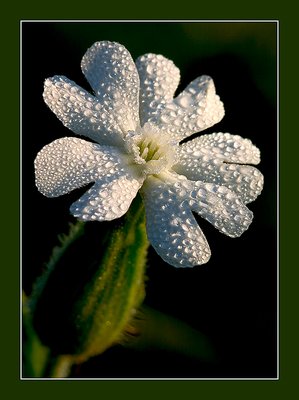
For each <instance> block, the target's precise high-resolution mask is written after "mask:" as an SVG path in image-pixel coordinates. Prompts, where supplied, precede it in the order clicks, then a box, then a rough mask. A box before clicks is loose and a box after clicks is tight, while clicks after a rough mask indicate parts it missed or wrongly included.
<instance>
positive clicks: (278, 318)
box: [19, 19, 280, 381]
mask: <svg viewBox="0 0 299 400" xmlns="http://www.w3.org/2000/svg"><path fill="white" fill-rule="evenodd" d="M19 22H20V24H19V29H20V35H19V40H20V49H19V50H20V51H19V57H20V64H19V67H20V75H19V79H20V80H19V81H20V91H19V93H20V102H19V107H20V111H19V112H20V128H19V129H20V171H19V172H20V347H19V348H20V380H26V381H53V380H59V381H60V380H66V381H278V380H279V379H280V365H279V362H280V356H279V351H280V342H279V341H280V336H279V322H280V314H279V312H280V308H279V304H280V295H279V290H280V286H279V273H280V269H279V255H280V253H279V131H280V129H279V123H280V120H279V106H280V103H279V94H280V90H279V84H280V80H279V72H280V64H279V56H280V53H279V51H280V46H279V45H280V42H279V33H280V31H279V20H268V19H257V20H235V19H232V20H231V19H227V20H222V19H219V20H207V19H203V20H188V19H184V20H183V19H178V20H170V19H169V20H167V19H166V20H160V19H158V20H157V19H153V20H143V19H140V20H138V19H132V20H129V19H128V20H123V19H119V20H112V19H111V20H93V19H91V20H43V19H41V20H30V19H29V20H20V21H19ZM27 22H29V23H32V22H59V23H66V22H67V23H73V22H77V23H119V22H122V23H127V22H128V23H129V22H131V23H132V22H143V23H155V22H156V23H161V22H164V23H165V22H168V23H205V22H206V23H265V22H266V23H275V24H276V52H277V54H276V62H277V72H276V83H277V92H276V105H277V110H276V112H277V129H276V138H277V169H276V175H277V193H276V197H277V209H276V216H277V236H276V239H277V311H276V312H277V325H276V329H277V357H276V361H277V371H276V377H274V378H27V377H25V378H24V377H23V376H22V375H23V368H22V364H23V361H22V353H23V352H22V349H23V347H22V278H23V277H22V135H23V131H22V24H23V23H27Z"/></svg>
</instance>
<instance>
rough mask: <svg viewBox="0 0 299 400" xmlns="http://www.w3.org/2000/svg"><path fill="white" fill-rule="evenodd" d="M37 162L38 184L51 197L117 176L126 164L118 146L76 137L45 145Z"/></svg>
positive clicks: (36, 181)
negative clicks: (100, 143) (104, 177)
mask: <svg viewBox="0 0 299 400" xmlns="http://www.w3.org/2000/svg"><path fill="white" fill-rule="evenodd" d="M34 166H35V183H36V186H37V188H38V190H39V191H40V192H41V193H42V194H44V195H45V196H48V197H57V196H61V195H63V194H65V193H69V192H70V191H72V190H74V189H77V188H80V187H82V186H84V185H86V184H88V183H90V182H94V181H96V180H98V179H100V178H102V177H103V176H106V177H108V178H109V177H111V176H113V177H117V176H119V175H121V174H123V173H124V168H125V165H124V164H123V158H122V156H121V154H120V153H119V152H118V151H117V150H116V148H114V147H112V146H100V145H98V144H95V143H91V142H87V141H85V140H82V139H78V138H73V137H65V138H62V139H58V140H55V141H54V142H52V143H50V144H48V145H46V146H45V147H43V148H42V150H41V151H40V152H39V153H38V155H37V156H36V159H35V162H34Z"/></svg>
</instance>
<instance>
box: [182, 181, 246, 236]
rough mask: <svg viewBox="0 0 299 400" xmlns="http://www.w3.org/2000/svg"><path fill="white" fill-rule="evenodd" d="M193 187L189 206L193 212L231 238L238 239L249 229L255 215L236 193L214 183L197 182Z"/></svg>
mask: <svg viewBox="0 0 299 400" xmlns="http://www.w3.org/2000/svg"><path fill="white" fill-rule="evenodd" d="M189 183H191V182H190V181H189ZM192 185H193V190H192V191H191V193H190V194H189V205H190V207H191V209H192V210H193V211H195V212H197V213H198V214H199V215H200V216H202V217H203V218H205V219H206V220H207V221H209V222H210V223H211V224H213V225H214V226H215V228H217V229H218V230H219V231H220V232H222V233H224V234H226V235H228V236H230V237H238V236H240V235H241V234H242V233H243V232H244V231H245V230H247V229H248V227H249V225H250V224H251V222H252V218H253V214H252V212H251V211H250V210H249V209H248V208H247V207H246V206H245V205H244V204H243V203H242V201H241V200H240V199H239V197H238V196H237V195H236V194H235V193H234V192H232V191H231V190H229V189H228V188H227V187H225V186H219V185H215V184H213V183H204V182H199V181H197V182H192Z"/></svg>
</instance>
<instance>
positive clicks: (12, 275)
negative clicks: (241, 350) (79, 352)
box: [1, 1, 298, 399]
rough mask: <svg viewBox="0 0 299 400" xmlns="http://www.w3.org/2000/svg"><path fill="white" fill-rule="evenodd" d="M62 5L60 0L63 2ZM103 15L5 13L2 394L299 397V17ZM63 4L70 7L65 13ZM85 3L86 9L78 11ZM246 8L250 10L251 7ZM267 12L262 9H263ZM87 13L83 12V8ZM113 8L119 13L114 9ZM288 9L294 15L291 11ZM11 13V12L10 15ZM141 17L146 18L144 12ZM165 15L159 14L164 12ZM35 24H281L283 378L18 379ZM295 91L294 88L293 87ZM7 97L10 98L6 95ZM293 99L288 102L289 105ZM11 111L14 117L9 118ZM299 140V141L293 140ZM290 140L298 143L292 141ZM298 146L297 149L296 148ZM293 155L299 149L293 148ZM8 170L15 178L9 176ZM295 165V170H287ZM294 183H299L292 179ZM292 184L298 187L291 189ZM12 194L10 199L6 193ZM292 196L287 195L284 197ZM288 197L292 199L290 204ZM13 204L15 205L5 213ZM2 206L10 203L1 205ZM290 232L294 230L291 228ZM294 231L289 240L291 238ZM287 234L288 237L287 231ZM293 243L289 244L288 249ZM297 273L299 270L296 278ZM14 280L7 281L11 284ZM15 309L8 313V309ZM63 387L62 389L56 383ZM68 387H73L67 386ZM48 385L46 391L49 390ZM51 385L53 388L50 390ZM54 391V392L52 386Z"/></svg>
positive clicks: (222, 11)
mask: <svg viewBox="0 0 299 400" xmlns="http://www.w3.org/2000/svg"><path fill="white" fill-rule="evenodd" d="M57 3H58V2H57ZM96 5H99V10H97V9H96V8H95V9H93V6H92V5H91V4H89V5H88V7H86V8H83V7H82V5H81V4H79V9H75V5H74V4H72V5H71V6H69V5H67V4H64V5H62V3H61V2H59V3H58V5H57V6H55V3H54V1H53V2H51V4H49V5H48V6H45V4H41V3H39V4H38V5H35V4H29V2H28V1H27V2H25V3H23V4H20V5H18V6H17V7H16V9H17V10H16V11H12V10H9V11H5V15H3V23H2V27H1V30H3V32H2V37H3V42H4V43H3V47H2V55H3V62H2V64H3V65H2V68H4V71H3V72H2V77H3V78H4V79H3V81H4V85H5V89H4V91H3V94H4V93H5V97H4V96H3V97H4V99H5V104H6V105H9V107H5V108H6V111H5V113H4V114H3V123H4V125H5V126H4V127H3V128H2V134H3V136H2V138H4V140H5V143H4V145H3V149H13V150H14V151H3V154H2V157H1V161H2V162H3V166H2V171H4V172H5V174H4V176H3V178H2V189H3V192H2V193H3V196H1V197H2V200H3V201H4V202H5V209H4V210H5V212H4V213H3V216H2V217H3V218H4V221H5V228H4V229H3V228H2V233H3V234H4V235H3V236H4V238H3V239H2V240H3V243H4V247H5V249H4V250H5V251H4V252H2V254H3V255H4V257H3V263H2V273H3V275H4V276H3V277H2V282H3V283H4V286H5V288H2V291H1V294H2V296H3V297H2V301H1V306H2V308H3V309H2V315H3V316H5V317H8V318H5V319H7V321H6V320H5V323H4V322H3V323H2V334H3V337H2V344H3V343H4V345H3V346H2V351H3V357H2V367H3V371H2V374H1V375H2V382H3V386H5V387H4V388H3V389H4V390H3V391H6V390H5V389H7V391H8V390H9V391H10V393H11V394H12V395H15V394H16V395H19V397H21V398H24V397H27V396H30V397H32V398H34V397H35V396H36V397H37V396H38V397H40V395H42V396H44V394H45V393H49V395H51V397H52V396H53V394H55V393H56V392H57V393H58V394H60V396H61V397H62V396H63V395H64V394H67V395H68V396H73V395H76V396H80V395H81V394H82V395H86V394H87V390H88V393H89V395H90V394H91V395H93V392H92V391H91V389H95V390H96V392H95V395H96V396H99V395H103V394H104V395H105V394H107V395H109V397H110V398H111V397H112V398H113V397H114V396H115V397H117V398H118V397H119V396H120V395H130V397H136V398H140V397H141V396H142V397H143V396H144V395H145V396H146V395H149V396H152V395H153V394H154V393H155V394H156V393H157V394H160V393H159V392H161V393H162V394H163V392H164V391H165V392H167V394H168V395H169V396H175V397H181V396H184V397H186V396H188V397H189V394H190V397H191V396H192V397H193V396H194V395H197V396H201V395H208V397H209V398H215V399H216V398H219V397H220V396H221V397H223V396H224V397H225V395H227V396H229V397H230V398H236V399H237V398H238V399H239V398H240V397H241V398H242V399H247V398H248V399H252V398H253V397H255V398H264V397H265V396H267V397H272V398H281V397H285V398H288V393H293V392H295V384H296V379H297V371H296V368H297V354H296V353H297V352H296V350H297V349H298V346H297V337H298V328H296V315H297V313H298V311H297V302H296V299H297V298H296V293H297V292H298V290H297V279H296V278H297V277H298V272H297V271H298V269H297V268H295V265H294V262H293V259H294V258H293V254H292V252H291V251H290V249H291V248H293V246H292V243H293V241H294V238H295V237H296V236H295V235H292V231H291V229H290V228H291V227H290V226H289V223H288V219H287V217H288V215H287V214H288V213H289V212H290V211H288V210H293V209H295V208H294V205H293V202H294V201H295V196H294V195H293V196H288V194H287V189H288V188H289V187H290V183H291V182H292V178H293V177H292V171H293V173H294V171H296V167H295V165H293V164H295V162H294V161H295V159H296V158H295V157H292V149H295V147H296V146H295V143H294V141H293V139H294V138H293V136H295V135H292V136H290V134H291V133H292V132H293V131H295V130H294V127H295V126H297V124H296V125H295V123H294V116H295V115H296V114H295V112H294V111H295V110H294V111H293V108H294V106H295V104H296V101H294V102H292V100H293V99H292V93H296V92H295V91H294V90H293V89H292V87H293V85H294V84H295V81H296V76H297V73H295V71H296V72H297V71H298V69H297V67H296V61H295V59H296V53H295V52H294V51H293V49H296V45H295V43H293V41H295V40H296V37H297V35H298V30H297V25H298V22H297V20H296V13H293V15H292V7H291V6H290V7H288V5H287V4H284V5H280V6H277V5H275V4H272V3H271V4H270V5H267V4H266V3H264V4H263V3H261V2H256V4H253V2H250V4H249V5H248V6H247V5H246V4H244V3H243V4H239V7H238V6H236V5H234V4H230V5H229V4H227V2H225V3H222V5H221V6H218V5H217V6H216V5H214V6H213V10H212V12H209V11H208V10H205V9H204V6H203V5H202V4H200V3H199V4H198V5H197V6H196V5H195V4H192V2H191V3H190V4H188V3H184V7H182V5H181V4H177V5H174V4H171V5H167V4H165V8H166V10H162V9H161V2H157V5H156V4H155V2H153V1H152V2H151V3H150V4H149V5H148V6H146V9H145V11H143V12H142V4H141V3H140V4H136V5H131V7H129V6H128V4H126V3H122V4H119V5H117V4H113V6H111V7H108V6H107V5H106V7H107V8H106V10H103V5H102V4H100V3H98V2H97V3H96V4H95V6H94V7H96ZM63 6H64V9H63ZM80 6H81V7H80ZM246 7H248V9H246ZM262 7H264V10H263V8H262ZM81 8H82V9H81ZM111 9H113V10H112V11H111ZM286 10H288V11H286ZM6 14H7V15H6ZM142 14H143V15H142ZM158 14H159V15H158ZM26 19H29V20H34V19H221V20H222V19H244V20H248V19H265V20H278V21H279V25H280V40H279V42H280V89H281V90H280V235H279V236H280V378H279V380H277V381H214V380H213V381H166V382H164V381H117V382H116V381H76V382H74V381H69V382H65V381H60V382H59V383H57V382H53V381H50V382H49V381H39V382H37V381H21V380H20V378H19V348H18V343H19V296H18V294H19V211H18V210H19V184H18V183H19V152H18V150H16V149H19V119H18V111H17V110H19V79H18V77H19V21H20V20H26ZM290 89H292V90H290ZM7 97H8V98H7ZM290 97H291V98H290ZM286 99H288V101H286ZM6 113H8V114H9V115H8V117H7V116H6ZM295 137H296V136H295ZM290 139H292V142H291V140H290ZM290 143H292V146H290ZM293 151H294V150H293ZM8 165H9V173H7V171H8V168H7V166H8ZM288 166H290V167H291V168H287V167H288ZM294 179H295V178H294ZM293 187H294V185H293ZM4 190H5V191H6V193H7V195H5V192H4ZM286 196H288V197H286ZM286 200H288V203H287V207H286ZM7 205H9V209H10V207H11V208H12V210H9V211H7V212H6V209H7ZM3 206H4V205H3ZM287 227H288V230H287V229H286V228H287ZM287 232H288V235H287ZM284 233H285V234H284ZM287 244H288V246H287ZM294 272H295V273H294ZM7 278H8V281H7ZM7 307H9V309H7ZM57 384H58V385H59V388H57V387H56V385H57ZM65 385H67V387H65ZM45 386H46V387H45ZM50 386H51V388H50ZM53 386H54V387H53Z"/></svg>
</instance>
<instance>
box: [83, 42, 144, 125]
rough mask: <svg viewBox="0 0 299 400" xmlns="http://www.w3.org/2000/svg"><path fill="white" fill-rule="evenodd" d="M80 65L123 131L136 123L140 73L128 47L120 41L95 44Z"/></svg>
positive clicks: (137, 120) (97, 94)
mask: <svg viewBox="0 0 299 400" xmlns="http://www.w3.org/2000/svg"><path fill="white" fill-rule="evenodd" d="M81 68H82V71H83V73H84V74H85V76H86V78H87V80H88V82H89V83H90V85H91V87H92V88H93V90H94V91H95V94H96V96H97V97H98V98H99V99H100V102H101V103H102V102H105V103H106V104H107V110H108V111H109V113H111V114H114V115H116V116H117V117H118V123H119V125H120V126H121V129H122V130H123V131H124V132H125V131H128V130H135V129H136V127H137V126H138V125H139V76H138V72H137V69H136V66H135V63H134V61H133V59H132V57H131V55H130V53H129V52H128V50H127V49H126V48H125V47H124V46H122V45H120V44H119V43H113V42H108V41H103V42H96V43H94V44H93V45H92V46H91V47H90V48H89V49H88V50H87V52H86V53H85V55H84V56H83V58H82V62H81Z"/></svg>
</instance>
